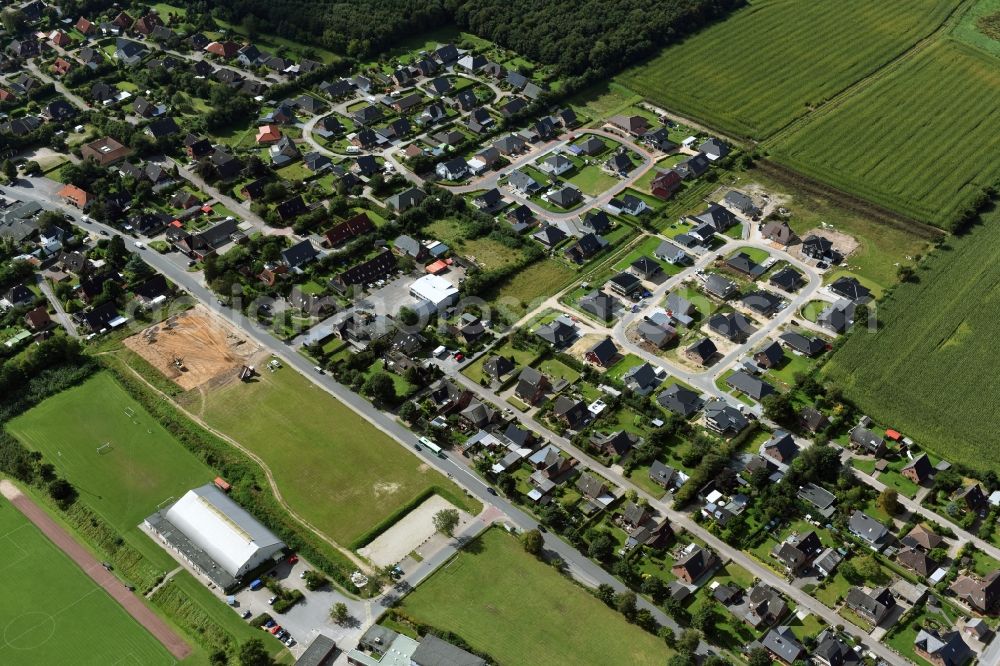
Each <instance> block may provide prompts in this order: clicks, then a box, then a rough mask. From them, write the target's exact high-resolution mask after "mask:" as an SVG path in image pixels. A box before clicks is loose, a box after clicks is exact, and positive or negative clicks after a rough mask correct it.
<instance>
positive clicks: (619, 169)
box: [604, 152, 635, 178]
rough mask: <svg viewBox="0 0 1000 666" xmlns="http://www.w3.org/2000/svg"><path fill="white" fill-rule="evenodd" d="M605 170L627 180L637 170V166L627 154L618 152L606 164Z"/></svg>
mask: <svg viewBox="0 0 1000 666" xmlns="http://www.w3.org/2000/svg"><path fill="white" fill-rule="evenodd" d="M604 168H605V169H606V170H608V171H610V172H611V173H613V174H616V175H617V176H619V177H620V178H625V177H626V176H628V175H629V173H631V172H632V170H633V169H635V164H633V163H632V160H631V159H629V156H628V155H627V154H626V153H623V152H616V153H615V154H614V155H612V156H611V157H610V158H609V159H608V160H607V161H606V162H605V163H604Z"/></svg>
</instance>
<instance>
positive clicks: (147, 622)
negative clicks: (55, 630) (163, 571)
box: [0, 480, 191, 660]
mask: <svg viewBox="0 0 1000 666" xmlns="http://www.w3.org/2000/svg"><path fill="white" fill-rule="evenodd" d="M0 494H2V495H3V496H4V497H6V498H7V499H8V500H10V502H11V504H13V505H14V506H15V507H17V509H18V511H20V512H21V513H23V514H24V515H25V516H26V517H27V518H28V520H30V521H31V522H32V523H34V525H35V527H37V528H38V529H40V530H41V531H42V534H44V535H45V536H46V537H48V538H49V540H50V541H51V542H52V543H54V544H55V545H56V546H57V547H58V548H59V549H60V550H62V551H63V552H64V553H66V554H67V555H69V557H70V559H72V560H73V561H74V562H76V564H77V566H79V567H80V568H81V569H83V571H84V573H86V574H87V575H88V576H90V577H91V578H93V579H94V582H96V583H97V584H98V585H100V586H101V587H103V588H104V589H105V591H107V593H108V594H110V595H111V597H112V598H113V599H114V600H115V601H117V602H118V603H119V604H121V605H122V608H124V609H125V610H126V612H128V614H129V615H131V616H132V617H133V618H135V620H136V622H138V623H139V624H141V625H142V626H143V627H145V628H146V630H147V631H149V633H151V634H153V636H154V637H155V638H156V639H157V640H158V641H160V642H161V643H163V647H165V648H167V651H169V652H170V654H172V655H173V656H174V658H175V659H178V660H179V659H184V658H185V657H187V656H188V655H189V654H191V647H190V646H189V645H188V644H187V643H186V642H184V640H183V639H182V638H181V637H180V636H178V635H177V633H176V632H175V631H174V630H173V629H171V628H170V627H169V626H168V625H167V623H166V622H164V621H163V620H161V619H160V618H159V616H157V615H156V614H155V613H154V612H153V611H151V610H150V609H149V607H147V606H146V605H145V604H144V603H143V602H142V601H141V600H140V599H139V598H138V597H137V596H135V595H134V594H133V593H132V592H129V591H128V589H127V588H126V587H125V585H124V584H123V583H122V582H121V581H120V580H118V579H117V578H116V577H115V576H113V575H112V574H111V573H110V572H108V571H106V570H105V569H104V567H102V566H101V563H100V562H98V561H97V560H96V559H94V557H93V556H92V555H91V554H90V553H88V552H87V551H86V549H84V547H83V546H81V545H80V544H79V543H77V541H76V540H75V539H74V538H73V537H71V536H70V535H69V534H67V533H66V530H64V529H63V528H62V527H60V526H59V525H57V524H56V522H55V521H54V520H52V519H51V518H50V517H49V516H48V514H47V513H45V511H43V510H42V508H41V507H39V506H38V505H37V504H35V503H34V502H33V501H32V500H31V499H30V498H29V497H27V496H26V495H24V493H22V492H21V491H20V490H18V488H17V487H16V486H15V485H14V484H13V483H11V482H10V481H6V480H3V481H0Z"/></svg>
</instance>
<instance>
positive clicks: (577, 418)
mask: <svg viewBox="0 0 1000 666" xmlns="http://www.w3.org/2000/svg"><path fill="white" fill-rule="evenodd" d="M552 415H553V416H554V417H555V418H556V420H558V421H560V422H561V423H563V425H565V426H566V427H567V428H570V429H572V430H579V429H580V426H582V425H583V424H584V423H585V422H586V420H587V418H588V417H589V415H590V412H589V411H588V410H587V405H586V404H585V403H584V402H583V401H582V400H574V399H572V398H567V397H566V396H562V395H561V396H559V397H558V398H556V402H555V404H554V405H553V406H552Z"/></svg>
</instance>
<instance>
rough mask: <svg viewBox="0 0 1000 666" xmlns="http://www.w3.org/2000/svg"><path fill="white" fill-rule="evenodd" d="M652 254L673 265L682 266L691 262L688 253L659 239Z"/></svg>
mask: <svg viewBox="0 0 1000 666" xmlns="http://www.w3.org/2000/svg"><path fill="white" fill-rule="evenodd" d="M653 256H654V257H656V258H657V259H662V260H663V261H665V262H667V263H668V264H672V265H674V266H684V265H687V264H690V263H691V257H690V256H689V255H688V253H687V252H685V251H684V250H682V249H681V248H679V247H677V246H676V245H674V244H673V243H671V242H669V241H661V242H660V244H659V246H657V248H656V250H654V251H653Z"/></svg>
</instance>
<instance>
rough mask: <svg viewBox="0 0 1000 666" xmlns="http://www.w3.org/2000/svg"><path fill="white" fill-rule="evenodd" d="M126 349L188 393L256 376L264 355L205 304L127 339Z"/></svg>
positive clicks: (254, 344) (255, 345)
mask: <svg viewBox="0 0 1000 666" xmlns="http://www.w3.org/2000/svg"><path fill="white" fill-rule="evenodd" d="M125 346H127V347H128V348H129V349H131V350H132V351H134V352H136V353H137V354H139V355H140V356H142V357H143V358H144V359H146V361H147V362H149V363H150V364H151V365H152V366H153V367H155V368H156V369H157V370H159V371H160V372H162V373H163V374H164V375H165V376H166V377H168V378H169V379H170V380H172V381H173V382H174V383H176V384H177V385H178V386H180V387H181V388H182V389H184V390H190V389H194V388H198V387H199V386H202V385H203V384H205V383H207V382H209V381H210V380H213V379H215V378H217V377H222V378H228V377H232V378H234V379H247V378H249V377H252V376H253V374H254V372H255V371H254V369H253V364H254V358H255V357H257V356H259V352H260V348H259V347H258V346H257V344H256V343H254V342H252V341H250V340H248V339H247V338H246V337H245V336H243V335H241V334H240V333H239V331H237V330H235V329H233V328H232V327H231V326H229V325H228V324H226V323H225V322H223V321H221V320H220V319H219V318H218V317H215V316H214V315H212V314H211V313H210V312H209V311H208V310H207V309H206V308H205V307H204V306H202V305H197V306H195V307H194V308H192V309H190V310H188V311H186V312H182V313H180V314H177V315H174V316H171V317H169V318H167V319H165V320H164V321H162V322H160V323H158V324H154V325H153V326H150V327H149V328H147V329H145V330H144V331H142V332H141V333H138V334H136V335H133V336H132V337H130V338H127V339H126V340H125Z"/></svg>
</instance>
